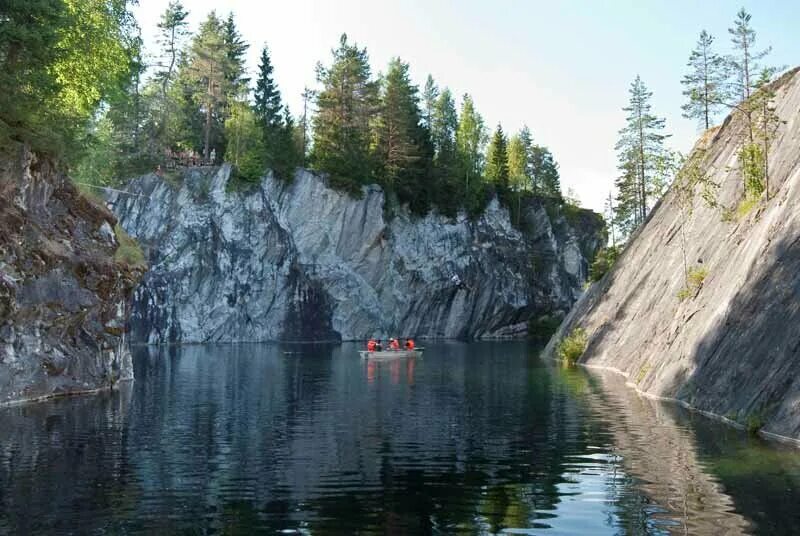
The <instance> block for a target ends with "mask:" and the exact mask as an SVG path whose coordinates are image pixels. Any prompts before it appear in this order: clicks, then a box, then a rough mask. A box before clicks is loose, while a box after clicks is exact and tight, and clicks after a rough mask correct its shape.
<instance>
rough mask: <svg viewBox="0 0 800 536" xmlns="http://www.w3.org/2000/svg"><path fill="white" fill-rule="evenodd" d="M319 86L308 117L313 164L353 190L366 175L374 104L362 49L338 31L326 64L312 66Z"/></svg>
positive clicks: (372, 85)
mask: <svg viewBox="0 0 800 536" xmlns="http://www.w3.org/2000/svg"><path fill="white" fill-rule="evenodd" d="M317 79H318V81H319V82H320V84H322V86H323V89H322V91H320V93H319V94H318V96H317V114H316V116H315V117H314V146H313V148H312V152H311V157H312V162H313V163H314V166H315V167H316V168H317V169H319V170H321V171H326V172H328V173H330V174H331V176H332V179H333V181H334V184H338V185H340V186H344V187H347V188H348V189H350V190H353V191H355V190H357V187H358V185H360V184H364V183H365V182H367V181H369V180H370V179H371V176H372V167H373V166H372V162H371V159H370V147H369V141H370V120H371V119H372V118H373V115H374V112H375V110H376V107H377V84H376V83H375V82H374V81H373V80H372V78H371V72H370V66H369V58H368V56H367V50H366V49H365V48H364V49H360V48H358V46H357V45H356V44H350V43H349V42H348V41H347V35H346V34H343V35H342V37H341V39H340V40H339V48H337V49H336V50H334V51H333V63H332V64H331V66H330V67H327V68H326V67H323V66H322V65H318V66H317Z"/></svg>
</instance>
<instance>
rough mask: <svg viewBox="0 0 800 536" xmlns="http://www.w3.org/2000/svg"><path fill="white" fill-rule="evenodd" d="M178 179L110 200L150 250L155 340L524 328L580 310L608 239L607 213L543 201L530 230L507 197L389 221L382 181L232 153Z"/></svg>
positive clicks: (139, 326)
mask: <svg viewBox="0 0 800 536" xmlns="http://www.w3.org/2000/svg"><path fill="white" fill-rule="evenodd" d="M176 175H178V176H176V177H175V178H174V179H172V180H165V179H164V178H160V177H158V176H156V175H152V174H151V175H146V176H143V177H139V178H136V179H134V180H132V181H131V182H130V183H129V184H128V185H127V187H126V189H127V191H128V192H130V193H131V194H134V195H120V194H116V193H112V195H110V197H109V203H110V204H109V206H110V207H111V208H112V209H113V210H114V212H115V213H116V214H117V215H118V217H119V218H120V221H121V223H122V225H123V227H124V228H125V229H126V230H127V231H128V232H129V233H130V234H131V235H133V236H134V237H135V238H137V239H138V240H139V241H140V242H141V243H142V245H143V247H144V248H145V250H146V251H147V252H148V257H149V262H150V265H151V269H150V271H149V272H148V273H147V275H146V276H145V278H144V280H143V282H142V284H141V285H140V286H139V288H138V289H137V291H136V294H135V300H134V305H133V313H132V325H133V332H134V336H135V338H136V339H137V340H140V341H145V342H149V343H165V342H204V341H268V340H339V339H363V338H365V337H369V336H373V335H376V336H383V337H386V336H388V335H397V336H415V337H436V338H439V337H446V338H486V337H506V336H520V335H524V334H525V331H526V329H527V323H528V320H530V319H531V318H536V317H538V316H541V315H563V314H565V313H566V311H567V310H568V309H569V307H570V306H571V305H572V303H573V302H574V301H575V300H576V299H577V297H578V296H579V295H580V293H581V292H582V285H583V282H584V281H585V280H586V276H587V270H588V260H589V259H590V258H591V257H592V256H593V255H594V253H595V251H596V249H597V248H598V247H599V246H600V245H601V244H602V243H603V241H604V232H605V231H604V228H603V224H602V220H601V219H600V218H599V216H597V215H596V214H594V213H592V212H589V211H582V210H574V209H573V210H571V211H564V209H562V208H561V207H559V206H557V205H555V204H551V206H549V207H546V206H545V203H544V202H543V201H532V202H530V203H529V204H528V205H527V206H524V207H523V214H524V216H523V218H524V219H523V220H522V222H521V225H519V226H518V227H520V228H522V229H524V231H519V230H518V229H517V228H516V227H515V226H512V224H511V221H510V219H509V214H508V211H507V210H506V209H505V208H503V207H501V206H500V204H499V203H498V202H497V201H496V200H495V201H492V202H491V203H490V204H489V206H488V208H487V209H486V211H485V213H484V214H483V215H482V216H481V217H480V218H478V219H476V220H470V219H468V218H467V217H466V216H465V215H460V216H458V217H457V218H455V219H449V218H446V217H444V216H441V215H437V214H429V215H427V216H425V217H417V216H413V215H412V214H410V213H409V212H408V211H406V210H405V209H402V208H401V209H399V210H396V211H395V214H394V215H393V216H392V217H391V218H388V217H387V214H386V210H385V207H384V203H385V198H384V193H383V191H382V190H381V189H380V188H379V187H377V186H367V187H364V188H363V190H362V195H361V197H360V198H358V199H356V198H353V197H351V196H349V195H347V194H344V193H340V192H338V191H335V190H333V189H331V188H329V187H328V186H327V184H326V181H325V179H324V177H320V176H318V175H316V174H314V173H311V172H309V171H305V170H298V171H297V173H296V175H295V177H294V179H293V180H292V181H291V182H289V183H287V182H285V181H281V180H278V179H276V178H274V177H272V175H267V176H266V177H264V178H263V179H262V180H261V181H260V182H259V183H257V184H253V185H251V186H249V187H247V188H242V187H241V185H239V186H234V184H235V183H234V182H232V179H231V169H230V167H229V166H227V165H224V166H222V167H215V168H188V169H182V170H181V171H180V172H179V173H178V174H176ZM454 275H457V276H458V278H459V279H460V280H461V285H457V284H455V283H454V282H453V281H452V277H453V276H454Z"/></svg>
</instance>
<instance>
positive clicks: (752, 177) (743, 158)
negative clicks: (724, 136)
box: [738, 143, 766, 199]
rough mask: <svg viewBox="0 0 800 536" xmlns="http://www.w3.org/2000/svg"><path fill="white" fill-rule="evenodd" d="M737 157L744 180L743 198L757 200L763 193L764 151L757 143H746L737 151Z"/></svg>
mask: <svg viewBox="0 0 800 536" xmlns="http://www.w3.org/2000/svg"><path fill="white" fill-rule="evenodd" d="M738 156H739V165H740V167H741V171H742V177H743V179H744V190H745V197H746V198H747V199H757V198H758V197H760V196H761V194H762V193H763V192H764V184H765V165H766V160H765V158H764V150H763V148H762V147H761V145H759V144H757V143H747V144H745V145H744V146H742V148H741V149H739V155H738Z"/></svg>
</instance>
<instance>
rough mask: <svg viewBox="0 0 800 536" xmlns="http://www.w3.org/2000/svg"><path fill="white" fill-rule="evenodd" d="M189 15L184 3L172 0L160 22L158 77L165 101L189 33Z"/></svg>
mask: <svg viewBox="0 0 800 536" xmlns="http://www.w3.org/2000/svg"><path fill="white" fill-rule="evenodd" d="M188 16H189V12H188V11H186V10H185V9H184V8H183V4H181V2H180V1H179V0H170V3H169V5H168V6H167V9H166V10H164V13H162V14H161V20H160V21H159V23H158V29H159V30H160V35H159V38H158V42H159V44H160V45H161V47H162V50H161V59H160V63H159V70H158V71H157V72H156V79H157V80H158V81H159V82H160V84H161V98H162V100H164V101H166V98H167V88H168V87H169V85H170V84H171V83H172V79H173V77H174V75H175V70H176V68H177V66H178V54H179V52H180V50H181V47H182V45H183V39H184V38H185V37H186V35H188V31H187V29H186V28H187V26H188V25H189V22H188V21H187V20H186V19H187V17H188Z"/></svg>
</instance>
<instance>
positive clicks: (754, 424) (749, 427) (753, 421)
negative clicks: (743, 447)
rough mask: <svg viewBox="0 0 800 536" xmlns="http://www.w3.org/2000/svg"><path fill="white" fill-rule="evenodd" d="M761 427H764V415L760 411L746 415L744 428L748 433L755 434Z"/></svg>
mask: <svg viewBox="0 0 800 536" xmlns="http://www.w3.org/2000/svg"><path fill="white" fill-rule="evenodd" d="M762 428H764V417H763V416H762V415H761V414H760V413H752V414H750V415H748V416H747V420H746V421H745V423H744V429H745V430H746V431H747V433H748V434H749V435H751V436H757V435H758V432H759V431H760V430H761V429H762Z"/></svg>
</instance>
